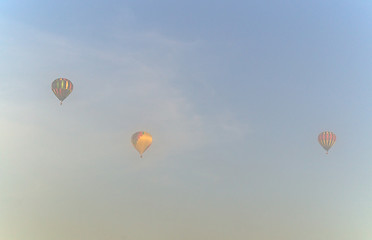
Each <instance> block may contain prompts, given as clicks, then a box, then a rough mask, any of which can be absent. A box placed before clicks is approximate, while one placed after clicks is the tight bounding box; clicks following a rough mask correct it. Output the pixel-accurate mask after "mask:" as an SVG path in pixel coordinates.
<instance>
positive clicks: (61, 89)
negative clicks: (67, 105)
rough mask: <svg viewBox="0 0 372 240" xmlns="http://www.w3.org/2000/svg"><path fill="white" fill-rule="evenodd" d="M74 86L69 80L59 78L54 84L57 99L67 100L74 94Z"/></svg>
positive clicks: (53, 88) (53, 89)
mask: <svg viewBox="0 0 372 240" xmlns="http://www.w3.org/2000/svg"><path fill="white" fill-rule="evenodd" d="M73 88H74V86H73V85H72V82H71V81H70V80H68V79H67V78H57V79H56V80H54V81H53V82H52V91H53V92H54V94H55V95H56V97H57V98H58V99H59V100H60V101H61V105H62V101H63V100H65V98H67V96H68V95H70V93H71V92H72V89H73Z"/></svg>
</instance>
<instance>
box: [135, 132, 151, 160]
mask: <svg viewBox="0 0 372 240" xmlns="http://www.w3.org/2000/svg"><path fill="white" fill-rule="evenodd" d="M151 143H152V136H151V135H150V134H149V133H147V132H136V133H135V134H133V135H132V144H133V146H134V148H135V149H137V151H138V152H139V154H140V157H142V154H143V153H144V152H145V151H146V150H147V149H148V148H149V147H150V145H151Z"/></svg>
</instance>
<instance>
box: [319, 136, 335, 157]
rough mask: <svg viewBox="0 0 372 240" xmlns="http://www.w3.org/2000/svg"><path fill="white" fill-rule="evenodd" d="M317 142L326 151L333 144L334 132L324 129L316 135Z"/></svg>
mask: <svg viewBox="0 0 372 240" xmlns="http://www.w3.org/2000/svg"><path fill="white" fill-rule="evenodd" d="M318 141H319V144H320V145H321V146H322V147H323V148H324V149H325V150H326V151H327V153H328V150H329V149H330V148H331V147H332V146H333V144H335V142H336V134H334V133H333V132H329V131H325V132H321V133H320V134H319V136H318Z"/></svg>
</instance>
